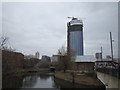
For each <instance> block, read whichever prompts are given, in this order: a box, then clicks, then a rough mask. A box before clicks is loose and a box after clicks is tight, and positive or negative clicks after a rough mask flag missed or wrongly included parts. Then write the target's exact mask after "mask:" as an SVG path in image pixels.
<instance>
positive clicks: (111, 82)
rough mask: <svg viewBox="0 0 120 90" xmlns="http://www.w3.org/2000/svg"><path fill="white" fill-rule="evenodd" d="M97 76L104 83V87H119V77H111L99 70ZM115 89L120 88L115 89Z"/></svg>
mask: <svg viewBox="0 0 120 90" xmlns="http://www.w3.org/2000/svg"><path fill="white" fill-rule="evenodd" d="M97 77H98V78H99V79H100V80H101V82H103V83H104V85H106V88H107V89H108V88H116V89H117V88H119V86H120V79H118V78H117V77H113V76H111V75H108V74H104V73H101V72H97ZM117 90H120V88H119V89H117Z"/></svg>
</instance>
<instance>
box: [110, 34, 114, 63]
mask: <svg viewBox="0 0 120 90" xmlns="http://www.w3.org/2000/svg"><path fill="white" fill-rule="evenodd" d="M113 41H114V40H112V33H111V32H110V45H111V57H112V61H113V45H112V42H113Z"/></svg>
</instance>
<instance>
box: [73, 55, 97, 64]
mask: <svg viewBox="0 0 120 90" xmlns="http://www.w3.org/2000/svg"><path fill="white" fill-rule="evenodd" d="M95 61H96V58H95V57H94V56H93V55H84V56H76V59H75V62H95Z"/></svg>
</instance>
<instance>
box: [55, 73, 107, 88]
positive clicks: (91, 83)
mask: <svg viewBox="0 0 120 90" xmlns="http://www.w3.org/2000/svg"><path fill="white" fill-rule="evenodd" d="M55 78H56V79H60V80H63V81H67V82H70V83H72V84H74V85H79V86H82V87H81V88H101V90H104V89H105V86H104V84H103V83H102V82H101V81H100V80H99V79H98V78H96V77H92V76H90V75H87V74H85V73H77V74H74V77H73V75H72V74H70V73H64V72H56V73H55ZM73 78H74V79H73Z"/></svg>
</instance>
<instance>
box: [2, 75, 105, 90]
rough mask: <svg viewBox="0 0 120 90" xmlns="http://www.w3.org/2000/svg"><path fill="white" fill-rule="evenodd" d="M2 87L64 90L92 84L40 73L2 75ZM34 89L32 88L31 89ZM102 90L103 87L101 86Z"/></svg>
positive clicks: (24, 89) (21, 89)
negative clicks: (73, 81)
mask: <svg viewBox="0 0 120 90" xmlns="http://www.w3.org/2000/svg"><path fill="white" fill-rule="evenodd" d="M2 80H3V81H2V87H3V90H4V88H16V89H17V88H20V89H17V90H26V89H27V90H29V89H30V88H52V90H64V89H65V88H86V87H88V88H93V87H94V86H85V85H79V84H75V85H73V84H72V83H69V82H67V81H63V80H60V79H54V77H53V76H49V75H40V74H27V75H26V74H24V75H12V76H7V77H3V79H2ZM33 90H34V89H33ZM101 90H103V88H101Z"/></svg>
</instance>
